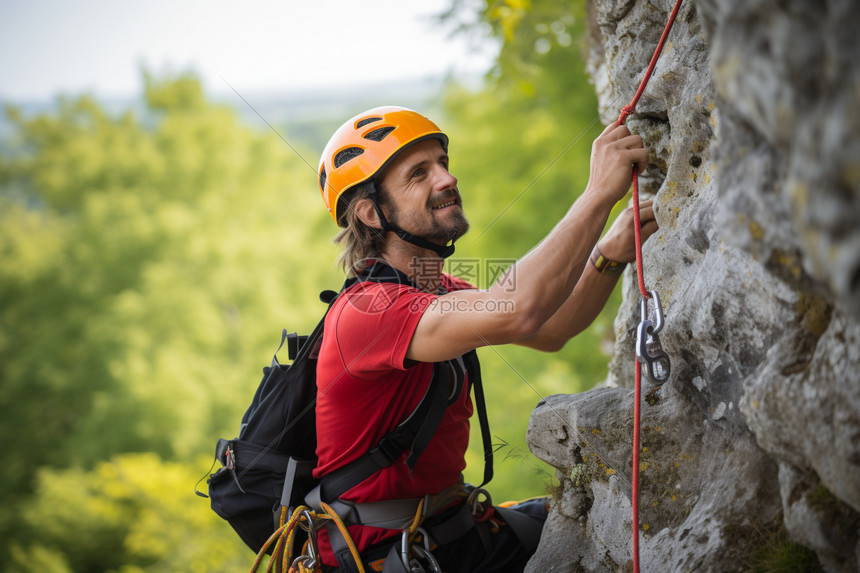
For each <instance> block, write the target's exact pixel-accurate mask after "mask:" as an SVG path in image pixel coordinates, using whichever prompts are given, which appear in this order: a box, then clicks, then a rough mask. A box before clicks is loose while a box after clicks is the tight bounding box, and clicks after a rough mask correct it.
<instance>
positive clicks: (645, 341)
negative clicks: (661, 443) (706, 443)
mask: <svg viewBox="0 0 860 573" xmlns="http://www.w3.org/2000/svg"><path fill="white" fill-rule="evenodd" d="M681 2H683V0H676V2H675V7H674V8H673V9H672V13H671V14H670V15H669V21H668V22H667V23H666V27H665V28H664V29H663V35H662V36H661V37H660V42H659V43H658V44H657V49H656V50H654V55H653V56H651V62H650V63H649V64H648V69H647V70H646V71H645V77H644V78H642V82H641V83H640V84H639V89H638V90H636V94H635V95H634V96H633V100H632V101H631V102H630V103H629V104H628V105H625V106H624V107H623V108H622V109H621V114H620V115H619V116H618V123H619V124H623V123H624V121H625V120H626V119H627V117H628V116H629V115H630V114H632V113H633V111H634V110H635V109H636V104H637V103H638V102H639V98H640V97H642V93H643V92H644V91H645V86H647V85H648V80H649V79H651V74H653V73H654V68H655V67H656V66H657V59H658V58H659V57H660V52H662V51H663V45H664V44H665V43H666V38H668V36H669V31H670V30H671V29H672V24H674V23H675V17H676V16H677V15H678V10H679V9H680V8H681ZM632 179H633V225H634V227H633V229H634V233H635V237H636V278H637V280H638V282H639V292H640V293H641V294H642V303H641V317H640V321H641V322H640V323H639V326H638V328H637V329H636V389H635V391H634V403H633V487H632V490H633V491H632V493H631V497H632V505H633V572H634V573H639V420H640V416H641V412H640V402H641V401H642V366H643V365H644V366H645V369H646V370H645V373H646V375H647V376H648V379H649V380H651V382H652V383H654V384H656V385H660V384H663V383H664V382H665V381H666V380H668V379H669V372H670V363H669V356H668V355H667V354H666V352H665V351H664V350H663V347H662V346H661V344H660V338H659V336H658V333H659V332H660V330H661V329H662V328H663V307H662V305H661V304H660V296H659V295H658V294H657V291H655V290H651V291H649V290H648V289H647V288H645V277H644V271H643V268H642V267H643V265H642V222H641V220H640V217H639V177H638V174H637V172H636V166H635V165H634V166H633V176H632ZM649 299H650V300H653V303H654V312H655V320H654V322H652V321H651V320H650V319H649V314H648V300H649Z"/></svg>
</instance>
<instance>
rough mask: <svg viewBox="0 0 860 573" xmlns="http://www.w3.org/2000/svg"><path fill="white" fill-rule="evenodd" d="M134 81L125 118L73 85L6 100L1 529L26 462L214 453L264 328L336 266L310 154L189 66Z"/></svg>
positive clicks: (297, 318)
mask: <svg viewBox="0 0 860 573" xmlns="http://www.w3.org/2000/svg"><path fill="white" fill-rule="evenodd" d="M146 94H147V100H146V106H147V107H146V109H145V111H144V113H143V115H142V116H141V117H138V116H136V115H135V114H134V113H132V112H127V113H124V114H122V115H121V116H119V117H110V116H108V115H107V114H106V112H104V111H103V109H102V108H101V107H100V106H99V105H98V104H97V103H96V102H95V101H94V100H93V99H92V98H90V97H81V98H77V99H72V100H60V102H59V104H58V110H57V112H56V114H45V115H41V116H38V117H35V118H25V117H23V116H22V114H20V113H19V112H17V111H16V110H15V109H11V110H9V112H8V115H9V117H10V119H11V120H12V121H13V122H14V124H15V128H16V132H17V135H18V138H19V140H18V141H17V142H16V143H17V146H16V149H17V150H18V151H17V152H16V153H13V154H9V155H8V156H6V157H3V158H2V160H0V253H2V256H0V300H2V308H0V321H2V322H0V324H2V328H0V377H2V380H3V392H2V394H0V420H2V421H0V424H2V425H3V428H4V435H7V436H15V439H14V440H9V441H8V442H7V443H6V444H5V448H4V449H5V451H4V458H5V462H6V463H5V464H4V471H3V472H2V474H0V486H2V487H0V501H2V503H0V507H2V510H0V511H2V514H0V524H2V529H3V531H4V532H6V533H13V532H16V531H17V528H16V527H15V525H14V524H15V523H16V518H17V515H18V513H19V509H18V507H17V504H16V502H19V501H20V500H21V499H22V498H21V494H25V493H27V492H29V491H30V490H31V483H32V479H33V476H34V475H35V472H36V470H37V468H39V467H41V466H51V467H67V466H74V467H78V468H81V469H82V471H84V470H86V469H88V468H92V467H93V464H94V463H96V462H97V461H100V460H104V459H108V458H110V457H111V456H112V455H114V454H117V453H121V452H132V451H149V452H154V453H157V454H158V455H160V456H161V457H162V458H164V459H166V460H185V461H187V460H191V459H195V458H196V456H198V455H200V454H202V453H205V454H207V455H211V454H210V453H211V451H212V450H213V448H214V440H215V438H216V437H218V436H222V435H234V434H235V432H236V431H237V429H238V422H239V419H240V417H241V412H242V410H243V409H244V408H245V407H246V406H247V404H248V403H249V402H250V397H251V395H252V393H253V390H254V388H255V385H256V383H257V382H258V380H259V378H258V375H255V374H254V372H258V373H259V372H260V367H261V366H263V365H264V364H267V363H268V361H269V359H268V358H267V357H266V354H267V353H269V352H272V351H273V350H274V349H275V346H276V343H277V341H278V339H279V334H280V329H281V328H282V327H284V326H288V327H292V328H293V329H295V330H302V331H305V330H308V329H309V328H311V327H312V326H313V324H315V321H316V320H317V319H318V317H319V314H320V313H321V312H322V310H323V308H324V307H323V306H322V305H321V304H320V305H319V307H315V306H314V305H312V304H307V301H312V300H314V299H315V298H316V295H317V293H318V292H319V290H320V288H321V287H320V285H325V286H329V287H330V286H335V285H336V284H338V283H339V281H340V278H339V277H338V273H337V272H336V270H335V268H334V263H333V261H334V259H335V255H336V250H335V249H334V247H333V246H332V245H331V244H330V242H329V241H327V240H326V239H324V238H322V237H325V236H326V235H327V234H328V233H329V228H328V226H327V225H328V222H327V221H326V214H325V211H324V210H323V209H320V208H319V204H318V203H319V198H318V196H317V195H316V192H315V183H314V181H315V173H314V170H312V169H309V168H308V167H307V165H305V164H304V162H303V161H301V159H300V158H298V157H297V156H296V155H295V154H294V153H293V152H292V151H290V150H289V149H287V148H285V147H284V146H283V144H282V142H280V140H279V139H277V137H275V136H273V135H271V134H270V133H265V132H262V133H261V132H257V131H255V130H252V129H249V128H247V127H244V126H242V125H240V124H239V123H238V122H237V121H236V117H235V113H234V112H233V111H232V110H231V109H229V108H226V107H222V106H216V105H213V104H211V103H209V102H207V101H205V100H204V99H203V96H202V92H201V91H200V89H199V84H198V83H197V81H196V80H193V79H192V78H187V77H181V78H178V79H176V81H168V80H160V81H155V80H151V81H149V82H148V84H147V88H146ZM309 237H316V238H318V239H319V240H309ZM299 246H301V248H299ZM309 260H311V261H314V264H308V261H309ZM316 261H332V262H331V263H329V264H324V265H321V264H318V263H317V262H316ZM300 279H301V280H300ZM201 471H202V469H201ZM16 534H17V533H16ZM42 557H43V558H44V559H48V560H50V559H51V556H50V555H49V554H42Z"/></svg>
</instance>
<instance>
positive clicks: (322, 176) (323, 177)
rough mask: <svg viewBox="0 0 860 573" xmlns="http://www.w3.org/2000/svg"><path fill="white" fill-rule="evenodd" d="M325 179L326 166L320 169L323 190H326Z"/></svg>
mask: <svg viewBox="0 0 860 573" xmlns="http://www.w3.org/2000/svg"><path fill="white" fill-rule="evenodd" d="M325 180H326V174H325V167H323V168H322V169H321V170H320V189H322V190H323V191H325Z"/></svg>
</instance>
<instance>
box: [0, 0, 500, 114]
mask: <svg viewBox="0 0 860 573" xmlns="http://www.w3.org/2000/svg"><path fill="white" fill-rule="evenodd" d="M451 2H452V0H422V1H421V2H414V1H403V0H400V1H391V0H388V1H381V0H351V1H345V0H269V1H263V0H232V1H228V0H175V1H164V0H152V1H148V2H143V1H139V0H130V1H117V0H66V1H63V0H0V100H5V101H15V102H18V101H26V100H47V99H51V98H53V97H54V96H56V95H59V94H64V95H77V94H81V93H84V92H90V93H94V94H96V95H97V96H100V97H134V96H137V95H139V94H140V93H141V92H142V87H143V81H142V73H141V68H142V66H143V67H145V68H146V69H147V70H149V71H150V72H153V73H155V74H156V75H158V74H164V73H179V72H183V71H186V70H192V71H194V72H196V73H197V74H198V75H199V76H200V77H201V79H202V81H203V85H204V88H205V89H206V90H207V92H210V93H213V94H223V93H228V92H229V90H230V89H231V88H230V87H229V86H228V85H227V83H229V84H230V85H232V86H233V88H235V89H237V90H239V91H240V92H243V93H244V92H302V91H311V90H315V89H319V88H342V89H348V88H349V86H351V85H360V84H367V83H369V82H375V81H386V82H387V81H392V80H394V81H396V80H409V79H412V78H426V77H428V76H442V75H447V74H454V75H460V76H467V75H470V74H475V73H483V72H484V71H486V70H487V69H488V68H489V66H490V65H491V62H492V58H493V53H494V49H493V45H492V43H491V42H487V41H483V42H482V41H477V42H476V41H475V38H474V36H473V37H472V38H471V39H470V38H467V37H465V36H464V35H453V36H452V34H451V29H452V27H451V26H450V25H444V24H440V23H438V22H435V21H434V19H433V16H434V15H436V14H439V13H441V12H443V11H444V10H445V9H446V8H447V7H448V6H449V5H450V3H451Z"/></svg>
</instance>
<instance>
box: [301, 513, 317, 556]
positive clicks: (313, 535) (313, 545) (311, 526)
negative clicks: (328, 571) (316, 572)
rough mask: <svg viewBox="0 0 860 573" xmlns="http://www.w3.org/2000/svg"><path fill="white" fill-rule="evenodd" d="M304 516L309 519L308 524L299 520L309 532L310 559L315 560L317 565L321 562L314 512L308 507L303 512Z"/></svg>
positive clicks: (302, 526)
mask: <svg viewBox="0 0 860 573" xmlns="http://www.w3.org/2000/svg"><path fill="white" fill-rule="evenodd" d="M302 517H304V518H305V519H306V520H307V522H308V523H307V525H305V524H304V523H302V522H301V521H299V526H300V527H301V528H302V529H304V530H305V531H307V532H308V555H307V557H308V559H310V560H311V561H312V562H313V565H314V566H315V565H316V564H317V563H319V562H320V559H319V548H318V547H317V527H316V523H315V522H314V514H313V513H311V511H310V510H309V509H306V510H304V511H303V512H302Z"/></svg>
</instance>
